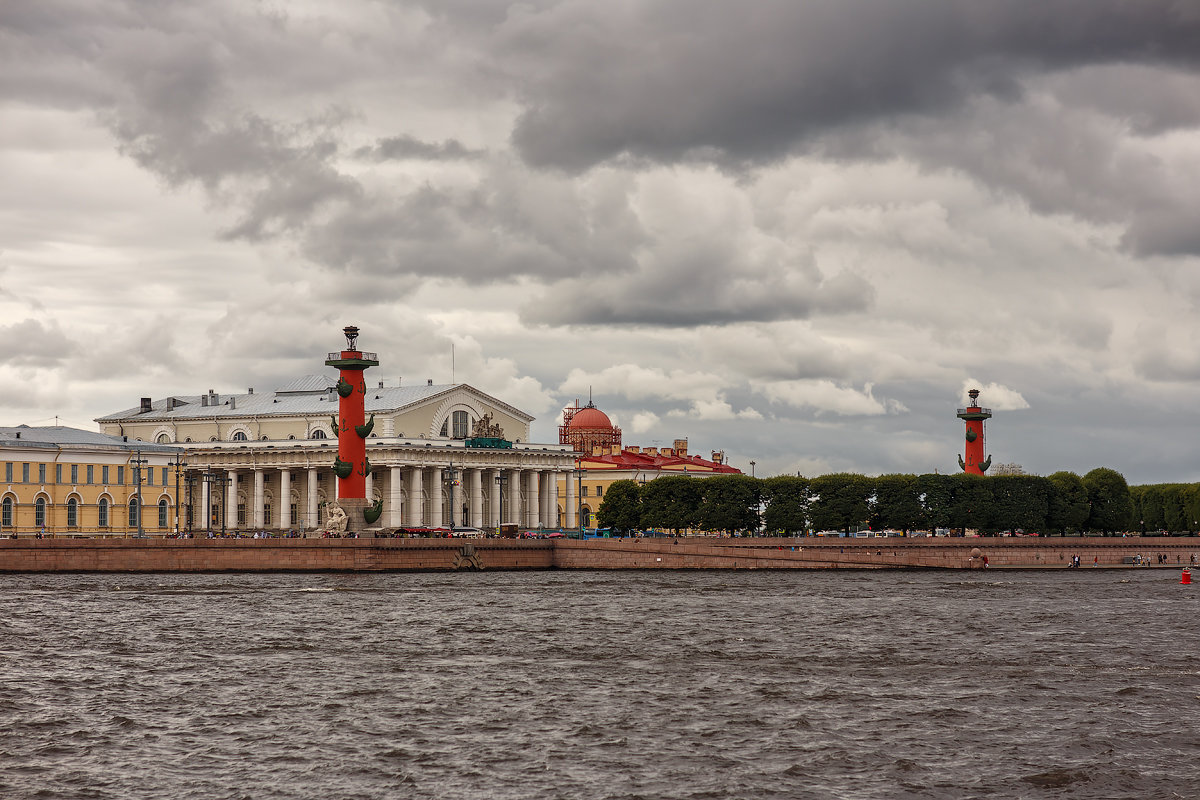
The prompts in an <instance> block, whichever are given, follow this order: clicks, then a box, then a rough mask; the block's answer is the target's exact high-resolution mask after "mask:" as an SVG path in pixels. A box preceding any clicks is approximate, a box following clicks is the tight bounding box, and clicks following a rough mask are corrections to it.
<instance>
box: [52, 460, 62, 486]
mask: <svg viewBox="0 0 1200 800" xmlns="http://www.w3.org/2000/svg"><path fill="white" fill-rule="evenodd" d="M54 482H55V483H62V464H55V465H54Z"/></svg>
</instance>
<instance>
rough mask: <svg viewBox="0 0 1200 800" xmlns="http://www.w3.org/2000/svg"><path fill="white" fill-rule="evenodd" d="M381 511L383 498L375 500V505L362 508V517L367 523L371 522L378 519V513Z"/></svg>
mask: <svg viewBox="0 0 1200 800" xmlns="http://www.w3.org/2000/svg"><path fill="white" fill-rule="evenodd" d="M382 513H383V498H382V497H381V498H379V499H378V500H376V501H375V505H373V506H370V507H369V508H364V509H363V519H365V520H366V521H367V524H368V525H369V524H373V523H375V522H378V521H379V515H380V514H382Z"/></svg>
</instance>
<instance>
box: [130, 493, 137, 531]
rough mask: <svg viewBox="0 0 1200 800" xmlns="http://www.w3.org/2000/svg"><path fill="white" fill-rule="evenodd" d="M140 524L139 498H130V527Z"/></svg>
mask: <svg viewBox="0 0 1200 800" xmlns="http://www.w3.org/2000/svg"><path fill="white" fill-rule="evenodd" d="M137 526H138V504H137V498H136V497H131V498H129V527H131V528H136V527H137Z"/></svg>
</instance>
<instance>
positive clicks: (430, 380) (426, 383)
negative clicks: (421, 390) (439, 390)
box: [425, 378, 433, 386]
mask: <svg viewBox="0 0 1200 800" xmlns="http://www.w3.org/2000/svg"><path fill="white" fill-rule="evenodd" d="M425 385H426V386H433V378H426V379H425Z"/></svg>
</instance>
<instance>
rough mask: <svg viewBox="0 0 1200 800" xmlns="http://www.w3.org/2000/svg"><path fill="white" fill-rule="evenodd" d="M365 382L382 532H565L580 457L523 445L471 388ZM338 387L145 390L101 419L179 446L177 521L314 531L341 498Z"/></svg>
mask: <svg viewBox="0 0 1200 800" xmlns="http://www.w3.org/2000/svg"><path fill="white" fill-rule="evenodd" d="M367 383H368V389H367V393H366V413H367V414H368V416H370V417H373V418H374V420H375V425H374V430H373V432H372V433H371V434H370V436H369V438H368V440H367V458H368V459H369V461H370V464H371V474H370V475H368V476H367V497H368V499H369V500H372V501H377V500H381V499H382V500H383V516H382V517H380V519H379V522H378V525H379V526H380V527H383V528H399V527H413V528H416V527H429V528H439V527H448V526H451V525H454V526H472V527H478V528H494V527H497V526H499V525H500V524H501V523H515V524H517V525H518V526H520V527H522V528H538V527H545V528H552V527H559V526H560V525H562V526H567V527H574V525H575V507H576V505H577V503H576V501H575V498H574V496H573V495H574V492H573V487H572V486H571V482H570V481H566V485H567V486H568V487H569V488H568V490H567V493H568V494H567V497H565V498H563V499H562V500H560V498H559V497H558V486H559V485H560V482H559V481H558V474H559V473H560V472H569V471H570V470H571V469H572V468H573V467H574V460H575V453H574V452H573V451H572V450H571V448H570V446H569V445H562V444H535V443H531V442H529V424H530V422H532V421H533V417H531V416H530V415H528V414H526V413H525V412H523V411H520V410H518V409H516V408H514V407H512V406H510V405H508V404H507V403H504V402H502V401H500V400H497V399H496V398H494V397H491V396H489V395H487V394H484V393H483V392H481V391H479V390H478V389H475V388H473V387H471V386H468V385H467V384H452V385H438V386H435V385H433V383H432V381H431V382H429V383H427V384H426V385H424V386H421V385H417V386H398V385H397V386H385V385H384V383H383V381H379V382H378V386H377V387H375V388H370V385H371V383H372V381H370V380H368V382H367ZM335 384H336V378H335V377H330V376H326V375H309V376H306V377H304V378H301V379H299V380H297V381H295V382H293V383H292V384H290V385H288V386H285V387H283V388H280V389H277V390H275V391H274V392H257V393H256V392H255V391H254V390H253V389H250V390H248V391H247V392H246V393H244V394H235V395H222V394H217V393H215V392H213V391H212V390H209V392H208V393H207V394H202V395H177V396H172V397H167V398H163V399H160V400H154V399H152V398H148V397H146V398H142V400H141V403H140V404H139V405H138V406H136V407H134V408H131V409H128V410H126V411H120V412H117V413H115V414H109V415H107V416H104V417H100V418H99V419H97V420H96V422H97V423H99V425H100V429H101V431H103V432H104V433H107V434H110V435H113V436H127V437H129V440H130V441H145V442H153V443H157V444H173V445H176V446H178V447H181V448H183V459H184V460H185V461H186V462H187V466H186V468H185V469H184V470H183V471H182V475H181V478H180V480H182V482H183V485H182V486H181V487H180V497H181V499H182V502H183V504H184V506H185V510H186V512H187V523H186V526H185V527H186V529H188V530H214V529H215V530H228V529H242V530H246V529H251V530H281V531H288V530H312V529H314V528H319V527H320V526H321V525H323V524H324V507H325V503H327V502H330V501H333V500H336V499H337V498H336V492H337V479H336V477H335V475H334V473H333V462H334V457H335V455H336V454H337V438H336V435H335V434H334V417H335V415H336V414H337V413H338V396H337V393H336V392H335V390H334V386H335ZM481 423H482V424H481ZM488 429H490V432H491V433H492V434H493V435H491V436H488V434H487V431H488ZM497 432H502V436H501V437H497V436H495V435H494V434H495V433H497ZM480 433H482V434H483V435H477V434H480ZM498 438H500V439H503V441H500V442H497V439H498ZM489 444H490V445H497V444H498V445H500V446H487V445H489Z"/></svg>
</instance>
